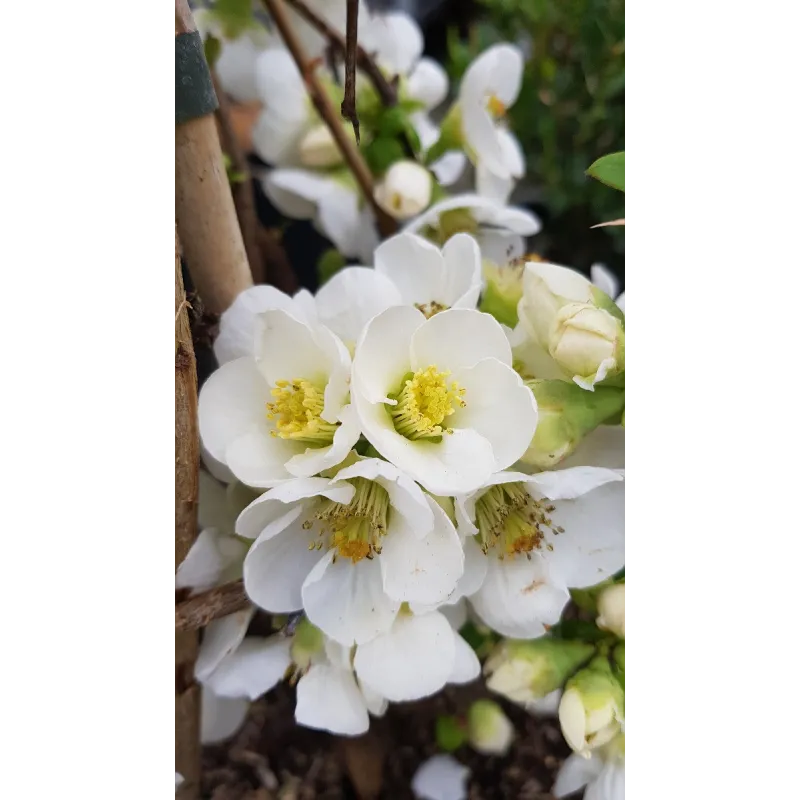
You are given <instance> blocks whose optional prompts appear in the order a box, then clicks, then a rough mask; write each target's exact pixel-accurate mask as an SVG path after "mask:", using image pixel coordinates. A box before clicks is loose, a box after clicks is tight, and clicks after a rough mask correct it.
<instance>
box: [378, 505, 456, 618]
mask: <svg viewBox="0 0 800 800" xmlns="http://www.w3.org/2000/svg"><path fill="white" fill-rule="evenodd" d="M426 500H427V503H428V506H429V508H430V510H431V511H432V512H433V515H434V519H435V520H436V522H435V525H434V528H433V531H432V532H431V533H430V534H428V535H427V536H426V537H425V538H424V539H420V538H419V536H418V535H417V534H416V532H415V531H414V529H413V528H411V527H410V526H408V525H407V524H406V523H405V520H403V519H402V518H401V517H398V518H397V519H396V520H393V521H392V522H390V524H389V530H388V532H387V535H386V538H385V540H384V542H383V551H382V553H381V555H380V557H379V559H378V561H379V562H380V566H381V573H382V575H383V590H384V591H385V592H386V594H387V595H389V597H391V598H393V599H394V600H398V601H401V602H407V603H437V602H440V601H442V600H445V599H446V598H447V596H448V595H449V594H451V593H452V591H453V589H454V588H455V586H456V582H457V581H458V579H459V578H460V577H461V575H462V574H463V572H464V551H463V550H462V547H461V541H460V539H459V538H458V534H457V533H456V529H455V528H454V527H453V523H452V522H450V519H449V518H448V516H447V514H445V512H444V511H443V510H442V508H441V507H440V506H439V505H438V503H436V501H435V500H433V498H431V497H430V496H427V497H426Z"/></svg>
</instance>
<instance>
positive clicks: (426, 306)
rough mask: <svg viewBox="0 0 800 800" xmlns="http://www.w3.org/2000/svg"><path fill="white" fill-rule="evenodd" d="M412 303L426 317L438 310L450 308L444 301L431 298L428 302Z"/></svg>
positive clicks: (436, 312)
mask: <svg viewBox="0 0 800 800" xmlns="http://www.w3.org/2000/svg"><path fill="white" fill-rule="evenodd" d="M414 305H415V307H416V308H417V310H418V311H421V312H422V313H423V314H424V315H425V317H426V318H427V319H430V318H431V317H432V316H433V315H434V314H438V313H439V312H440V311H447V309H448V308H450V306H446V305H445V304H444V303H440V302H438V300H431V302H430V303H415V304H414Z"/></svg>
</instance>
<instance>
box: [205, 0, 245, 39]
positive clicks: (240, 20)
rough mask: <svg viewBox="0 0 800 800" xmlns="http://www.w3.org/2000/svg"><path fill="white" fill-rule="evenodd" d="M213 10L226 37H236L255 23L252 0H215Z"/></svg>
mask: <svg viewBox="0 0 800 800" xmlns="http://www.w3.org/2000/svg"><path fill="white" fill-rule="evenodd" d="M213 12H214V16H215V17H216V18H217V19H218V20H219V21H220V23H221V24H222V32H223V34H224V36H225V38H226V39H237V38H238V37H239V36H241V35H242V34H243V33H244V32H245V31H246V30H247V29H248V28H252V27H253V24H254V23H255V19H254V17H253V3H252V0H217V2H216V3H214V9H213Z"/></svg>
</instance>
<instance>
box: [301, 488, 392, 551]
mask: <svg viewBox="0 0 800 800" xmlns="http://www.w3.org/2000/svg"><path fill="white" fill-rule="evenodd" d="M351 483H352V484H353V486H354V487H355V490H356V491H355V495H354V496H353V499H352V500H351V501H350V502H349V503H348V504H346V505H345V504H343V503H335V502H334V501H333V500H327V501H325V502H323V503H322V504H321V505H320V506H318V507H317V511H316V513H315V514H314V517H313V519H309V520H306V521H305V522H304V523H303V528H305V529H306V530H310V529H311V528H312V527H313V526H314V524H315V522H318V523H321V524H320V533H319V536H320V538H319V540H318V541H316V542H312V543H311V544H310V545H309V548H308V549H309V550H321V549H322V548H323V547H324V546H325V544H326V538H327V545H328V547H329V548H334V549H336V551H337V555H340V556H342V557H343V558H349V559H350V560H351V561H352V562H353V563H354V564H356V563H358V562H359V561H361V559H362V558H370V559H371V558H374V557H375V556H376V555H380V553H381V540H382V539H383V537H384V536H386V531H387V526H388V517H389V493H388V492H387V491H386V489H384V488H383V486H381V485H380V484H379V483H376V482H375V481H370V480H367V479H366V478H353V479H352V481H351ZM334 560H336V556H334Z"/></svg>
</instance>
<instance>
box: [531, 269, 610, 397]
mask: <svg viewBox="0 0 800 800" xmlns="http://www.w3.org/2000/svg"><path fill="white" fill-rule="evenodd" d="M517 310H518V314H519V321H520V325H521V326H522V327H523V328H524V329H525V331H526V333H527V334H528V336H529V337H530V339H531V341H532V342H533V343H534V344H535V345H537V346H539V347H540V348H541V349H542V350H544V351H546V352H547V354H548V355H549V356H550V357H551V358H552V360H553V361H554V362H555V364H556V366H557V367H558V368H559V369H560V370H561V371H562V375H563V376H564V377H566V378H567V379H570V378H571V379H572V380H574V381H575V383H577V384H578V385H579V386H580V387H581V388H582V389H587V390H588V391H592V390H593V389H594V385H595V383H599V382H600V381H602V380H604V379H605V378H606V377H612V376H615V375H618V374H619V373H621V372H623V371H624V369H625V326H624V321H623V317H622V312H621V311H620V310H619V309H618V308H617V307H616V306H615V305H614V303H613V301H612V300H611V298H610V297H608V296H607V295H606V294H605V293H604V292H602V291H601V290H598V289H597V288H596V287H595V286H594V285H593V284H592V283H591V282H590V281H589V280H588V279H587V278H585V277H584V276H583V275H581V274H580V273H579V272H576V271H575V270H572V269H568V268H567V267H562V266H559V265H557V264H548V263H544V262H529V263H528V264H527V265H526V266H525V276H524V279H523V296H522V299H521V300H520V302H519V306H518V309H517ZM536 377H545V376H539V375H537V376H536ZM546 377H551V376H546Z"/></svg>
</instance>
